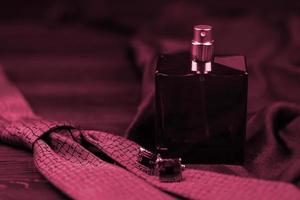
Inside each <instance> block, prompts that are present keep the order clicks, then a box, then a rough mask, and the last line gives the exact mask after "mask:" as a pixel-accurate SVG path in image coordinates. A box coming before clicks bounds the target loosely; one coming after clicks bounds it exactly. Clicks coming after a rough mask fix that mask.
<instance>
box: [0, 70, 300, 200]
mask: <svg viewBox="0 0 300 200" xmlns="http://www.w3.org/2000/svg"><path fill="white" fill-rule="evenodd" d="M0 140H1V141H3V142H6V143H7V144H11V145H17V146H22V147H24V148H28V149H31V150H32V151H33V159H34V163H35V165H36V167H37V169H38V170H39V171H40V172H41V173H42V174H43V175H44V176H45V177H46V178H47V179H48V180H49V181H50V182H51V183H52V184H53V185H55V186H56V187H57V188H58V189H60V190H61V191H62V192H64V193H65V194H67V195H68V196H69V197H71V198H74V199H169V198H174V197H183V198H190V199H225V200H227V199H230V200H233V199H239V200H240V199H249V200H250V199H251V200H252V199H272V200H273V199H281V200H282V199H288V200H293V199H300V192H299V190H298V189H297V188H296V187H295V186H293V185H291V184H288V183H281V182H275V181H265V180H258V179H252V178H242V177H238V176H230V175H224V174H219V173H213V172H208V171H203V170H195V169H189V168H188V169H186V170H184V172H183V177H184V180H183V181H181V182H176V183H164V182H160V181H159V179H158V178H157V177H156V176H151V175H148V174H146V173H144V172H143V171H142V170H140V168H139V167H138V166H137V155H138V152H139V148H140V146H139V145H138V144H136V143H134V142H132V141H129V140H127V139H125V138H123V137H120V136H116V135H113V134H109V133H105V132H99V131H88V130H80V129H76V128H74V126H72V125H69V124H67V123H56V122H49V121H46V120H43V119H41V118H39V117H37V116H35V115H34V113H33V112H32V111H31V109H30V107H29V105H28V104H27V103H26V101H25V100H24V98H23V96H22V95H21V94H20V92H19V91H18V90H17V89H16V88H15V87H14V86H12V85H11V84H10V83H9V82H8V81H7V80H6V79H5V77H4V75H3V73H2V72H0ZM108 158H109V159H108ZM104 159H105V160H110V161H114V162H116V163H117V164H111V163H110V162H107V161H104Z"/></svg>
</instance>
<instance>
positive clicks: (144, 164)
mask: <svg viewBox="0 0 300 200" xmlns="http://www.w3.org/2000/svg"><path fill="white" fill-rule="evenodd" d="M156 160H157V154H154V153H152V152H150V151H148V150H146V149H144V148H142V147H140V148H139V152H138V156H137V165H136V166H137V167H138V168H139V169H140V170H142V171H143V172H145V173H147V174H149V175H154V174H155V169H156Z"/></svg>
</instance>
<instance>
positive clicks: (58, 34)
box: [0, 22, 139, 199]
mask: <svg viewBox="0 0 300 200" xmlns="http://www.w3.org/2000/svg"><path fill="white" fill-rule="evenodd" d="M127 45H128V38H127V37H125V36H121V35H118V34H114V33H110V32H107V31H104V30H103V31H101V30H100V31H97V32H95V31H92V30H88V29H86V28H84V27H82V26H80V25H69V26H64V27H49V26H47V25H44V24H39V23H32V22H10V23H0V63H1V65H3V68H4V69H5V71H6V73H7V75H8V77H9V78H10V80H11V81H12V82H13V83H15V84H16V85H17V86H18V88H19V89H20V90H21V92H22V93H23V94H24V96H25V97H26V99H27V100H28V101H29V103H30V105H31V106H32V108H33V110H34V111H35V112H36V113H37V114H38V115H40V116H42V117H45V118H47V119H51V120H58V121H66V120H68V121H71V122H73V123H74V124H76V125H78V126H80V127H82V128H85V129H98V130H104V131H110V132H113V133H116V134H120V135H122V134H123V133H124V131H125V129H126V127H127V126H128V124H129V122H130V121H131V119H132V117H133V115H134V113H135V111H136V106H137V104H138V101H139V82H138V79H137V77H136V75H135V74H134V72H133V70H131V69H130V64H129V62H128V60H127V57H126V50H125V49H126V46H127ZM0 92H1V91H0ZM41 198H42V199H64V198H66V197H65V196H64V195H63V194H62V193H61V192H60V191H58V190H57V189H56V188H54V187H53V186H52V185H51V184H49V182H48V181H47V180H46V179H45V178H43V177H42V176H41V175H40V174H39V172H38V171H37V170H36V169H35V167H34V165H33V161H32V153H31V152H29V151H26V150H23V149H19V148H16V147H10V146H7V145H5V144H2V143H0V199H41Z"/></svg>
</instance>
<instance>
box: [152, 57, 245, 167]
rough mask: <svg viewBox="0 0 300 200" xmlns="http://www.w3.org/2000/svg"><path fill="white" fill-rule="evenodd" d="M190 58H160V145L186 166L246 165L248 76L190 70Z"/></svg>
mask: <svg viewBox="0 0 300 200" xmlns="http://www.w3.org/2000/svg"><path fill="white" fill-rule="evenodd" d="M189 66H190V57H189V56H188V55H187V54H177V55H171V56H164V57H161V58H160V60H159V61H158V63H157V71H156V74H155V81H156V100H155V102H156V144H157V145H156V147H157V150H158V152H159V153H160V154H161V155H162V156H165V157H181V158H182V161H183V163H227V164H240V163H242V162H243V147H244V137H245V123H246V105H247V72H246V71H243V70H236V69H233V68H230V67H228V66H225V65H222V64H219V63H213V66H212V68H213V70H212V71H211V72H209V73H202V74H201V73H200V74H199V73H196V72H192V71H191V70H190V68H189Z"/></svg>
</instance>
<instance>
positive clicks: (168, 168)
mask: <svg viewBox="0 0 300 200" xmlns="http://www.w3.org/2000/svg"><path fill="white" fill-rule="evenodd" d="M156 163H157V172H158V177H159V180H160V181H161V182H179V181H182V171H183V169H184V168H185V166H184V165H182V164H181V158H168V159H164V158H158V159H157V161H156Z"/></svg>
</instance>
